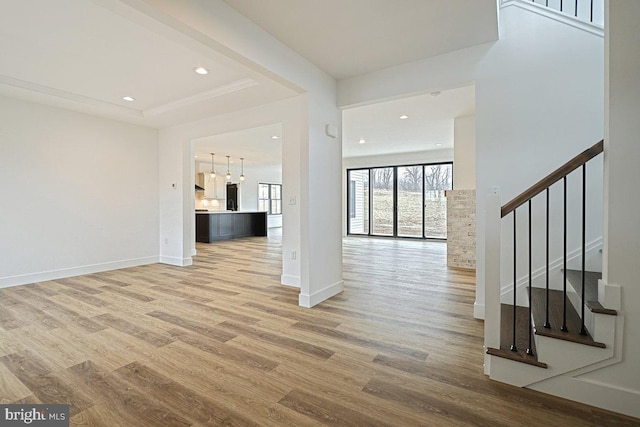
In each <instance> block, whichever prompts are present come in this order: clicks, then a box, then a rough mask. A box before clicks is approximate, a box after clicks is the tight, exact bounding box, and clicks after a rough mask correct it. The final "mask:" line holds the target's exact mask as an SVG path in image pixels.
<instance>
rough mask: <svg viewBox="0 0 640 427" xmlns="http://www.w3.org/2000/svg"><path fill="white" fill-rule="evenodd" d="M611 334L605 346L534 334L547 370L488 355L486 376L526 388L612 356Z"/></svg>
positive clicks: (540, 356)
mask: <svg viewBox="0 0 640 427" xmlns="http://www.w3.org/2000/svg"><path fill="white" fill-rule="evenodd" d="M601 316H604V315H601ZM609 317H611V316H609ZM613 335H614V334H611V337H610V338H611V340H610V341H611V342H610V343H607V342H605V344H606V345H607V348H599V347H592V346H588V345H584V344H577V343H574V342H570V341H564V340H559V339H556V338H550V337H543V336H536V351H537V352H538V360H539V361H540V362H543V363H546V364H547V366H548V367H547V369H544V368H539V367H536V366H531V365H527V364H524V363H521V362H516V361H513V360H509V359H505V358H503V357H498V356H490V358H491V361H490V364H491V365H490V366H491V370H490V374H489V377H490V378H491V379H493V380H496V381H500V382H503V383H507V384H511V385H514V386H516V387H527V386H530V385H532V384H535V383H539V382H540V381H543V380H546V379H549V378H553V377H557V376H559V375H562V374H566V373H568V372H572V371H575V370H577V369H580V368H584V367H587V366H590V365H594V364H596V363H598V362H602V361H603V360H607V359H610V358H612V357H613V355H614V347H613Z"/></svg>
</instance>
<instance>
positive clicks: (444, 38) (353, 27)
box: [225, 0, 498, 79]
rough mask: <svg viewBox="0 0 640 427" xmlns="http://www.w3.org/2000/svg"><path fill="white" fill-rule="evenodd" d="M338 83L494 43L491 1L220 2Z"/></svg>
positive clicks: (494, 16) (493, 4) (494, 17)
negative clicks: (394, 66) (352, 77)
mask: <svg viewBox="0 0 640 427" xmlns="http://www.w3.org/2000/svg"><path fill="white" fill-rule="evenodd" d="M225 2H226V3H227V4H229V5H230V6H232V7H233V8H235V9H236V10H238V11H239V12H240V13H242V14H243V15H245V16H247V17H248V18H249V19H251V20H252V21H253V22H255V23H256V24H258V25H259V26H261V27H262V28H264V29H265V30H267V31H268V32H269V33H271V34H272V35H273V36H274V37H276V38H277V39H278V40H280V41H281V42H283V43H284V44H286V45H287V46H289V47H290V48H292V49H293V50H295V51H297V52H298V53H299V54H301V55H302V56H304V57H305V58H307V59H308V60H310V61H311V62H313V63H314V64H315V65H316V66H318V67H319V68H321V69H323V70H325V71H326V72H327V73H329V74H331V75H332V76H333V77H335V78H336V79H342V78H346V77H351V76H356V75H360V74H364V73H368V72H371V71H376V70H379V69H382V68H386V67H390V66H393V65H398V64H403V63H406V62H411V61H415V60H418V59H422V58H427V57H430V56H435V55H440V54H443V53H447V52H451V51H454V50H459V49H463V48H466V47H470V46H474V45H478V44H482V43H486V42H490V41H494V40H497V39H498V23H497V9H496V7H497V6H496V0H225Z"/></svg>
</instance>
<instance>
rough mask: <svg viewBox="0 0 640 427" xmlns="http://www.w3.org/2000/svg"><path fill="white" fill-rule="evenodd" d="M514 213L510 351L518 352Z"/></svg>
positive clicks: (514, 220)
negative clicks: (511, 337) (511, 335)
mask: <svg viewBox="0 0 640 427" xmlns="http://www.w3.org/2000/svg"><path fill="white" fill-rule="evenodd" d="M516 260H517V251H516V211H515V209H514V210H513V340H512V343H511V348H510V350H511V351H518V347H517V346H516V308H517V306H516Z"/></svg>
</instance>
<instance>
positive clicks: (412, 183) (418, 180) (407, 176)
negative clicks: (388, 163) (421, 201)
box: [400, 166, 422, 191]
mask: <svg viewBox="0 0 640 427" xmlns="http://www.w3.org/2000/svg"><path fill="white" fill-rule="evenodd" d="M400 188H401V189H402V190H406V191H422V166H407V167H405V168H404V175H403V176H402V180H401V181H400Z"/></svg>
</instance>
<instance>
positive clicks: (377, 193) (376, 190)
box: [371, 167, 395, 236]
mask: <svg viewBox="0 0 640 427" xmlns="http://www.w3.org/2000/svg"><path fill="white" fill-rule="evenodd" d="M394 169H395V168H392V167H391V168H375V169H371V178H372V183H371V184H372V185H371V186H372V188H373V197H372V203H371V213H372V222H373V224H372V227H371V234H373V235H376V236H393V235H394V216H395V215H394V199H395V194H394V191H393V188H394V185H393V184H394V181H395V170H394Z"/></svg>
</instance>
